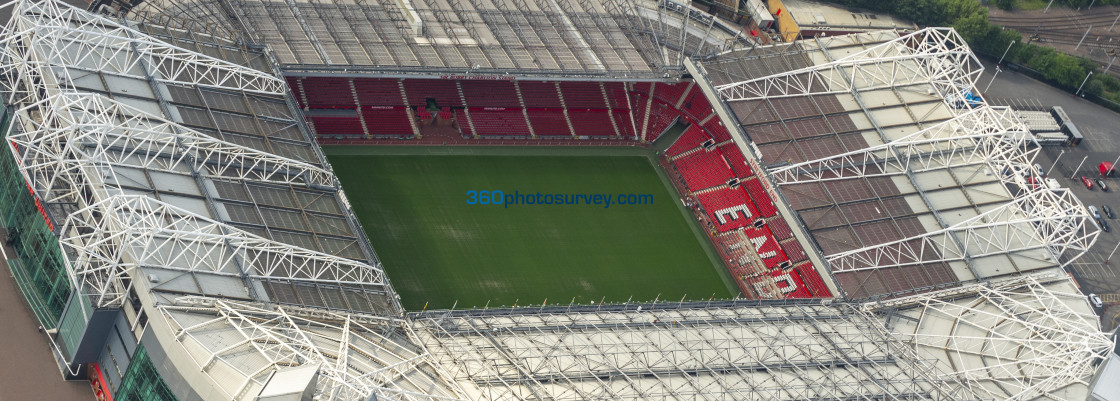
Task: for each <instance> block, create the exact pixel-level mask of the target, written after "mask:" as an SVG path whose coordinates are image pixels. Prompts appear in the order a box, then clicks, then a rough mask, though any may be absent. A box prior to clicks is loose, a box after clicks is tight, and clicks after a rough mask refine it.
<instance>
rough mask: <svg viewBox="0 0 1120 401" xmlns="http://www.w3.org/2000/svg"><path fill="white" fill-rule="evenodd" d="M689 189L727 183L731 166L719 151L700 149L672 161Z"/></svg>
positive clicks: (699, 188) (695, 189) (696, 189)
mask: <svg viewBox="0 0 1120 401" xmlns="http://www.w3.org/2000/svg"><path fill="white" fill-rule="evenodd" d="M673 165H675V166H677V171H679V172H680V173H681V176H682V177H684V182H685V184H686V185H687V186H688V188H689V189H691V190H693V191H699V190H701V189H704V188H711V187H714V186H716V185H721V184H725V183H727V181H728V180H730V179H731V168H729V167H728V166H727V162H726V161H724V160H723V157H720V155H719V152H708V151H700V152H696V153H693V154H690V155H688V156H685V157H684V158H683V159H677V160H674V161H673Z"/></svg>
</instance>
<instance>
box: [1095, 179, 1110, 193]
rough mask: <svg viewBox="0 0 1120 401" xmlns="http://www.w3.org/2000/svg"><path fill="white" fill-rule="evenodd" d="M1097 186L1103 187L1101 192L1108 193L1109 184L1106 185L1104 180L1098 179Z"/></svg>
mask: <svg viewBox="0 0 1120 401" xmlns="http://www.w3.org/2000/svg"><path fill="white" fill-rule="evenodd" d="M1097 186H1098V187H1101V191H1104V192H1108V184H1105V183H1104V180H1102V179H1100V178H1098V179H1097Z"/></svg>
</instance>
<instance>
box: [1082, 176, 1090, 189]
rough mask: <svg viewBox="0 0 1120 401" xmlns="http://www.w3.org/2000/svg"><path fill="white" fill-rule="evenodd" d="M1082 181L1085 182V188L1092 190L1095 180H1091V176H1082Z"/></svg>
mask: <svg viewBox="0 0 1120 401" xmlns="http://www.w3.org/2000/svg"><path fill="white" fill-rule="evenodd" d="M1081 183H1082V184H1085V188H1088V189H1089V190H1090V191H1091V190H1093V181H1092V180H1090V179H1089V177H1086V176H1081Z"/></svg>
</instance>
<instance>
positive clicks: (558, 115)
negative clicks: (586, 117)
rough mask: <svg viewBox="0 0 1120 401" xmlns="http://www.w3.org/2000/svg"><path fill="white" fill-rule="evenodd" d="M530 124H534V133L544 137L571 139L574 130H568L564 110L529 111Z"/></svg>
mask: <svg viewBox="0 0 1120 401" xmlns="http://www.w3.org/2000/svg"><path fill="white" fill-rule="evenodd" d="M528 112H529V122H530V123H532V124H533V132H534V133H536V134H537V136H543V137H571V136H572V130H570V129H568V120H567V119H566V118H564V110H554V109H537V110H533V109H529V110H528Z"/></svg>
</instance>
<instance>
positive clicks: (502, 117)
mask: <svg viewBox="0 0 1120 401" xmlns="http://www.w3.org/2000/svg"><path fill="white" fill-rule="evenodd" d="M471 121H473V122H474V129H475V131H477V134H478V135H484V136H528V135H529V125H528V123H526V122H525V116H524V115H522V114H521V110H520V109H502V108H487V109H474V108H472V109H471Z"/></svg>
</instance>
